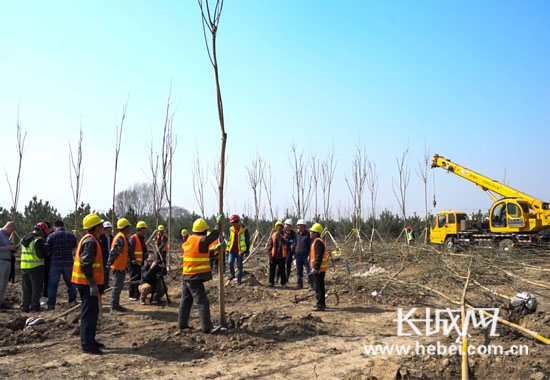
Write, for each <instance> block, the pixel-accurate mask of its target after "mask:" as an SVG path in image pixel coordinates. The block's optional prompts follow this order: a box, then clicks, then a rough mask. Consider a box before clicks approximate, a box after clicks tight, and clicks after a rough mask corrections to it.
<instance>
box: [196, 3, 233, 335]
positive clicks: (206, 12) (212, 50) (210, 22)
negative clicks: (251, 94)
mask: <svg viewBox="0 0 550 380" xmlns="http://www.w3.org/2000/svg"><path fill="white" fill-rule="evenodd" d="M198 2H199V8H200V10H201V16H202V18H201V19H202V29H203V33H204V42H205V44H206V50H207V52H208V58H209V59H210V63H211V64H212V68H213V69H214V77H215V82H216V103H217V106H218V119H219V122H220V133H221V146H220V173H219V179H218V215H220V216H221V215H223V196H224V184H225V147H226V144H227V133H226V131H225V120H224V114H223V101H222V92H221V88H220V77H219V70H218V68H219V67H218V57H217V51H216V37H217V35H218V26H219V23H220V17H221V13H222V10H223V0H216V1H215V5H214V8H213V9H212V7H211V6H210V4H209V1H208V0H198ZM207 29H208V31H209V33H210V42H209V40H208V37H207V33H206V30H207ZM222 227H223V226H222V219H221V218H219V219H218V231H219V232H220V241H221V239H223V228H222ZM219 252H220V253H219V258H218V260H219V266H218V268H220V271H219V276H218V277H219V309H220V324H221V325H222V326H225V325H226V321H225V291H224V282H223V281H224V279H223V270H222V269H221V268H223V257H222V255H223V252H222V250H221V249H220V251H219Z"/></svg>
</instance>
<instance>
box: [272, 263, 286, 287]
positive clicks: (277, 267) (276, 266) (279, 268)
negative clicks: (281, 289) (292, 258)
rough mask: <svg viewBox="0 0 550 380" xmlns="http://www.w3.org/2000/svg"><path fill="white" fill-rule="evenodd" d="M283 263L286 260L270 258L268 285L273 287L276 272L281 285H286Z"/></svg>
mask: <svg viewBox="0 0 550 380" xmlns="http://www.w3.org/2000/svg"><path fill="white" fill-rule="evenodd" d="M285 263H286V258H281V259H276V258H271V260H269V284H271V285H275V272H277V276H278V277H279V278H280V279H281V285H286V277H285Z"/></svg>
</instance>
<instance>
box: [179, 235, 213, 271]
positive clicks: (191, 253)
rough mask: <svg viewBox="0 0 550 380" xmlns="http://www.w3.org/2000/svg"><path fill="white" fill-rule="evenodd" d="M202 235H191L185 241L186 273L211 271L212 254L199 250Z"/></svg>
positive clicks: (184, 267)
mask: <svg viewBox="0 0 550 380" xmlns="http://www.w3.org/2000/svg"><path fill="white" fill-rule="evenodd" d="M201 238H202V236H201V235H191V236H189V238H188V239H187V241H186V242H185V243H183V251H184V252H185V255H184V256H183V271H182V273H183V274H184V275H186V274H187V275H193V274H199V273H208V272H210V255H209V253H208V252H206V253H202V252H199V244H200V241H201Z"/></svg>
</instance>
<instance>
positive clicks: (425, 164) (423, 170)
mask: <svg viewBox="0 0 550 380" xmlns="http://www.w3.org/2000/svg"><path fill="white" fill-rule="evenodd" d="M430 161H431V157H430V149H429V148H427V147H426V144H425V143H424V157H423V158H422V161H419V162H418V168H417V170H416V174H417V175H418V178H420V180H421V181H422V183H424V208H425V211H426V214H425V218H426V227H425V230H424V244H427V243H428V231H429V230H430V221H429V220H428V177H429V173H430Z"/></svg>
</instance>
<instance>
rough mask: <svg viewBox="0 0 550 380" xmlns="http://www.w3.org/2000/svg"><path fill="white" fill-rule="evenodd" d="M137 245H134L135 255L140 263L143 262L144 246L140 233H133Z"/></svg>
mask: <svg viewBox="0 0 550 380" xmlns="http://www.w3.org/2000/svg"><path fill="white" fill-rule="evenodd" d="M132 236H133V237H134V240H135V242H136V245H135V246H134V256H135V257H136V261H137V262H138V264H139V265H141V264H143V247H142V246H141V239H140V238H139V234H137V233H136V234H133V235H132Z"/></svg>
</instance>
